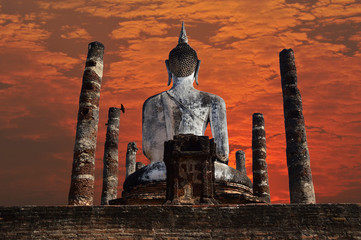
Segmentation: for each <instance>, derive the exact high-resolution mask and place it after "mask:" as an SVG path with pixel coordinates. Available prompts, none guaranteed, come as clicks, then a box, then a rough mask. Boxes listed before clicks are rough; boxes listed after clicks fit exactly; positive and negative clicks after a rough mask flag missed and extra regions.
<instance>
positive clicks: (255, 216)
mask: <svg viewBox="0 0 361 240" xmlns="http://www.w3.org/2000/svg"><path fill="white" fill-rule="evenodd" d="M360 226H361V205H360V204H299V205H298V204H290V205H281V204H274V205H268V204H249V205H231V206H230V205H221V206H219V205H218V206H217V205H216V206H205V205H201V206H165V205H158V206H78V207H76V206H56V207H0V229H1V231H0V239H6V240H28V239H34V240H37V239H47V240H55V239H91V240H103V239H109V240H110V239H253V240H255V239H268V240H279V239H295V240H296V239H345V240H346V239H347V240H349V239H361V227H360Z"/></svg>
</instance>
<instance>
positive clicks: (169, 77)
mask: <svg viewBox="0 0 361 240" xmlns="http://www.w3.org/2000/svg"><path fill="white" fill-rule="evenodd" d="M165 66H166V68H167V72H168V86H169V85H170V83H171V82H172V72H171V71H170V69H169V60H165Z"/></svg>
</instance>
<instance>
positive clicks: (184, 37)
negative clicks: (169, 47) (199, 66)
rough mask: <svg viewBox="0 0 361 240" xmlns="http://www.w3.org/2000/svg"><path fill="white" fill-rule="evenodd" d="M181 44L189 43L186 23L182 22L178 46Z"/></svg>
mask: <svg viewBox="0 0 361 240" xmlns="http://www.w3.org/2000/svg"><path fill="white" fill-rule="evenodd" d="M181 43H188V37H187V33H186V28H185V27H184V22H183V21H182V29H181V32H180V35H179V40H178V44H181Z"/></svg>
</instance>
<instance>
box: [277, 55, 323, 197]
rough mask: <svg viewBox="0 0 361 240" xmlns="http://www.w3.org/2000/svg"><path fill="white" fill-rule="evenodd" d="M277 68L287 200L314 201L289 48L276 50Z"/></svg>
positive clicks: (305, 141) (303, 123)
mask: <svg viewBox="0 0 361 240" xmlns="http://www.w3.org/2000/svg"><path fill="white" fill-rule="evenodd" d="M280 69H281V83H282V93H283V110H284V117H285V128H286V142H287V149H286V152H287V167H288V177H289V187H290V199H291V203H316V198H315V191H314V188H313V181H312V173H311V166H310V155H309V152H308V146H307V138H306V130H305V122H304V118H303V113H302V99H301V94H300V91H299V90H298V88H297V72H296V64H295V56H294V53H293V50H292V49H283V50H282V52H280Z"/></svg>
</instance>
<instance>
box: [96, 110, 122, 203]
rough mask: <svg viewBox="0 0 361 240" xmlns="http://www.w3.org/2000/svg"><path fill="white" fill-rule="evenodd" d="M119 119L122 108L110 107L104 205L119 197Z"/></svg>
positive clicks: (103, 192)
mask: <svg viewBox="0 0 361 240" xmlns="http://www.w3.org/2000/svg"><path fill="white" fill-rule="evenodd" d="M119 120H120V109H119V108H115V107H111V108H109V112H108V123H107V124H108V127H107V135H106V140H105V146H104V158H103V163H104V167H103V189H102V197H101V204H102V205H108V204H109V200H112V199H116V198H117V187H118V141H119V140H118V138H119Z"/></svg>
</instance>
